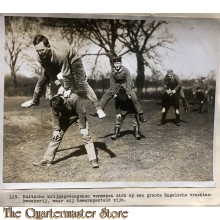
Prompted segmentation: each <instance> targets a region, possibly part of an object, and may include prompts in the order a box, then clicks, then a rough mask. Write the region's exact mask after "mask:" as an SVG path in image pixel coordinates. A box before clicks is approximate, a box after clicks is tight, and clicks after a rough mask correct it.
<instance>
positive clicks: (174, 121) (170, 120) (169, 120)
mask: <svg viewBox="0 0 220 220" xmlns="http://www.w3.org/2000/svg"><path fill="white" fill-rule="evenodd" d="M180 122H183V123H186V121H185V120H182V119H181V120H180ZM167 123H173V124H176V119H174V118H173V119H166V120H165V123H164V124H167Z"/></svg>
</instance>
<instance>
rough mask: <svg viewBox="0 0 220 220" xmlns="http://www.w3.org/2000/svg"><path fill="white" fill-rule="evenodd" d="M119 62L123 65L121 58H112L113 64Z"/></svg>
mask: <svg viewBox="0 0 220 220" xmlns="http://www.w3.org/2000/svg"><path fill="white" fill-rule="evenodd" d="M117 62H120V63H121V57H113V58H112V63H117Z"/></svg>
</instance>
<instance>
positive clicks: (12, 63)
mask: <svg viewBox="0 0 220 220" xmlns="http://www.w3.org/2000/svg"><path fill="white" fill-rule="evenodd" d="M29 26H30V23H29V21H28V19H24V18H22V17H5V36H6V43H5V49H6V57H5V60H6V62H7V64H8V65H9V67H10V70H11V77H12V80H13V85H14V88H15V89H16V87H17V77H16V74H17V72H18V71H19V69H20V68H21V66H22V65H23V64H24V62H25V53H23V51H24V49H25V48H27V47H28V46H29V45H30V43H31V39H30V37H29V34H28V31H30V28H29Z"/></svg>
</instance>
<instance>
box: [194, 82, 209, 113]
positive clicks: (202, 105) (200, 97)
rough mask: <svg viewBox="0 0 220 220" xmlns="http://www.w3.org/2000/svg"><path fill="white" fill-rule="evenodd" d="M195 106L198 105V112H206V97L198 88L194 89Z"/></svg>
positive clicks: (204, 92)
mask: <svg viewBox="0 0 220 220" xmlns="http://www.w3.org/2000/svg"><path fill="white" fill-rule="evenodd" d="M195 95H196V104H197V105H198V112H199V113H204V112H208V96H207V93H206V91H204V90H202V89H201V87H200V86H198V87H197V88H196V94H195Z"/></svg>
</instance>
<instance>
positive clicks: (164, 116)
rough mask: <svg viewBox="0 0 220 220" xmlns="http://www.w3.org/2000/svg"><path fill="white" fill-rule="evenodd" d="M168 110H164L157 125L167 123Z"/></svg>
mask: <svg viewBox="0 0 220 220" xmlns="http://www.w3.org/2000/svg"><path fill="white" fill-rule="evenodd" d="M166 117H167V112H162V117H161V121H160V122H159V123H157V125H159V126H160V125H164V124H165V123H166Z"/></svg>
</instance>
